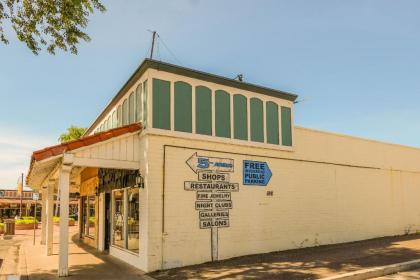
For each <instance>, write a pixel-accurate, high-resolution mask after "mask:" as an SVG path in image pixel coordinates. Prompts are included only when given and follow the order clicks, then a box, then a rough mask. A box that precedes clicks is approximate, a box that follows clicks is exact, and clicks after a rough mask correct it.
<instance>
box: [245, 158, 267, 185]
mask: <svg viewBox="0 0 420 280" xmlns="http://www.w3.org/2000/svg"><path fill="white" fill-rule="evenodd" d="M243 164H244V165H243V184H244V185H254V186H267V184H268V182H269V181H270V179H271V175H272V173H271V170H270V167H269V166H268V163H267V162H265V161H253V160H244V162H243Z"/></svg>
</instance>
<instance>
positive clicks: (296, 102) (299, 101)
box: [293, 99, 306, 104]
mask: <svg viewBox="0 0 420 280" xmlns="http://www.w3.org/2000/svg"><path fill="white" fill-rule="evenodd" d="M303 101H306V100H305V99H299V100H295V101H293V104H298V103H302V102H303Z"/></svg>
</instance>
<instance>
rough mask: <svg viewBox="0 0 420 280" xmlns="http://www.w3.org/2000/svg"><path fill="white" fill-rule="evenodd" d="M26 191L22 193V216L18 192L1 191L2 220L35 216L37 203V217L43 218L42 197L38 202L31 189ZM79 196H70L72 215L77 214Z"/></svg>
mask: <svg viewBox="0 0 420 280" xmlns="http://www.w3.org/2000/svg"><path fill="white" fill-rule="evenodd" d="M25 189H26V190H24V191H23V193H22V215H19V214H20V203H21V199H20V193H18V191H17V190H13V189H0V220H2V219H8V218H14V217H16V216H33V215H34V211H35V203H38V205H37V211H36V212H37V217H38V219H40V217H41V199H42V195H41V194H39V200H38V202H36V201H35V200H34V199H33V194H34V191H32V190H31V189H30V188H25ZM78 197H79V195H78V194H73V193H72V194H70V214H77V205H78ZM54 200H55V203H54V213H58V211H56V207H57V201H56V200H57V197H56V196H55V197H54Z"/></svg>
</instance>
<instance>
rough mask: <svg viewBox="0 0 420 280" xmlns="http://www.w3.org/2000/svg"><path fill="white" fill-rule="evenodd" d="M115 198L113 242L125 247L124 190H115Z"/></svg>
mask: <svg viewBox="0 0 420 280" xmlns="http://www.w3.org/2000/svg"><path fill="white" fill-rule="evenodd" d="M113 200H114V201H113V228H112V244H113V245H115V246H118V247H121V248H124V245H125V244H124V232H123V231H124V190H118V191H114V195H113Z"/></svg>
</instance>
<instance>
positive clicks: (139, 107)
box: [135, 84, 143, 122]
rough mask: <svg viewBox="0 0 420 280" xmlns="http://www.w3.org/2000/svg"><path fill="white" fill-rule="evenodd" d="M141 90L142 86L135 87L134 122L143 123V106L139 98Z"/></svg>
mask: <svg viewBox="0 0 420 280" xmlns="http://www.w3.org/2000/svg"><path fill="white" fill-rule="evenodd" d="M142 89H143V87H142V84H139V85H138V86H137V88H136V110H135V111H136V122H140V121H143V120H142V117H143V116H142V114H141V113H142V111H143V110H142V109H143V108H142V105H143V103H142V100H141V98H142Z"/></svg>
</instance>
